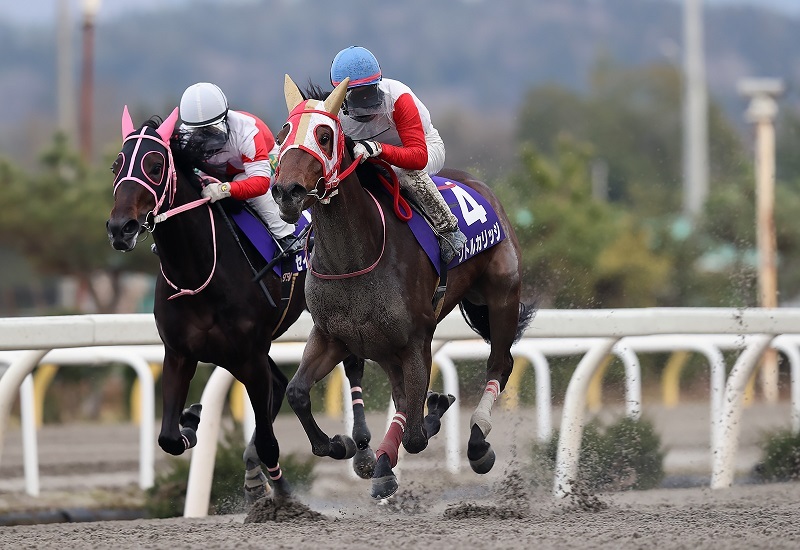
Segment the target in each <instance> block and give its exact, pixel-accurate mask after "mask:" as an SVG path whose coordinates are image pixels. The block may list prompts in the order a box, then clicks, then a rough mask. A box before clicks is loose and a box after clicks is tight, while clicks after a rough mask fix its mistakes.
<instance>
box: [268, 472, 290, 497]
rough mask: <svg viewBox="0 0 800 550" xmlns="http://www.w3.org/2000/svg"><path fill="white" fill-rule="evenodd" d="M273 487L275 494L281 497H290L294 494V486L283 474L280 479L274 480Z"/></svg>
mask: <svg viewBox="0 0 800 550" xmlns="http://www.w3.org/2000/svg"><path fill="white" fill-rule="evenodd" d="M272 489H273V491H275V496H276V497H279V498H282V497H288V496H291V494H292V486H291V485H290V484H289V482H288V481H286V478H285V477H283V476H281V477H280V479H273V480H272Z"/></svg>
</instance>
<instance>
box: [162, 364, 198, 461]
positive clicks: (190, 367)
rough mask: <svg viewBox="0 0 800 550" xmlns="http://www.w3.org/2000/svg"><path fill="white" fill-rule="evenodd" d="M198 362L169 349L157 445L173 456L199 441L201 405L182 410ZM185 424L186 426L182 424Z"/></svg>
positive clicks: (163, 376)
mask: <svg viewBox="0 0 800 550" xmlns="http://www.w3.org/2000/svg"><path fill="white" fill-rule="evenodd" d="M196 370H197V361H196V360H192V359H189V358H188V357H184V356H182V355H178V354H176V353H175V352H173V351H170V350H169V348H167V350H166V353H165V354H164V373H163V375H162V378H161V388H162V391H161V393H162V402H163V409H164V410H163V414H162V417H161V432H160V433H159V434H158V445H159V446H160V447H161V448H162V449H163V450H164V451H165V452H167V453H169V454H171V455H180V454H183V452H184V451H185V450H186V449H190V448H191V447H194V446H195V444H196V443H197V427H198V424H199V422H200V405H199V404H197V405H192V406H191V407H189V408H188V409H186V410H183V411H182V410H181V409H182V408H183V406H184V404H185V403H186V396H187V395H188V393H189V382H191V380H192V377H193V376H194V373H195V371H196ZM181 425H183V427H181Z"/></svg>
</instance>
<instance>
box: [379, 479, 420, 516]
mask: <svg viewBox="0 0 800 550" xmlns="http://www.w3.org/2000/svg"><path fill="white" fill-rule="evenodd" d="M413 486H414V483H413V482H411V483H409V484H408V488H407V489H401V490H400V491H398V492H397V493H395V495H394V496H392V497H391V498H388V499H384V500H382V501H381V502H380V504H379V507H380V509H381V510H383V511H385V512H390V513H396V514H409V515H411V514H421V513H422V512H424V511H425V506H424V505H423V502H422V498H421V497H420V496H419V495H418V494H417V492H415V491H414V490H413Z"/></svg>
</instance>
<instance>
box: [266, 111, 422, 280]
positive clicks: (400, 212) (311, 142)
mask: <svg viewBox="0 0 800 550" xmlns="http://www.w3.org/2000/svg"><path fill="white" fill-rule="evenodd" d="M304 117H305V118H304ZM324 119H328V120H330V121H332V122H333V123H334V143H333V150H332V154H331V155H330V156H328V154H327V153H326V152H325V151H324V150H323V149H322V147H321V146H320V144H319V143H318V142H317V140H316V136H315V132H316V128H317V127H318V126H320V125H322V124H324V122H323V120H324ZM287 124H288V125H289V133H288V134H287V136H286V138H285V139H284V141H283V145H282V146H281V150H280V153H279V155H278V167H277V169H276V170H275V177H276V178H277V177H278V174H279V173H280V168H281V165H280V160H281V158H282V157H283V155H284V154H285V153H286V152H287V151H289V150H291V149H299V150H301V151H303V152H305V153H308V154H309V155H311V156H312V157H314V158H315V159H317V161H319V163H320V164H321V165H322V174H323V175H322V176H321V177H320V178H319V179H318V180H317V183H316V185H315V186H314V189H313V190H311V191H308V192H307V193H306V196H308V197H314V198H315V199H317V201H318V202H320V203H321V204H329V203H330V201H331V198H333V197H334V196H336V195H337V194H338V193H339V190H338V186H339V183H341V182H342V181H343V180H345V179H347V178H348V177H349V176H350V175H351V174H353V173H354V172H355V170H356V168H357V167H358V165H359V164H360V163H361V161H362V157H361V156H359V157H358V158H355V159H353V162H352V163H351V164H350V166H348V167H347V168H345V169H344V171H342V172H341V173H340V172H339V170H340V169H341V165H342V160H343V159H344V153H345V137H344V130H343V129H342V123H341V121H340V120H339V117H338V116H336V115H335V114H333V113H330V112H328V111H325V110H322V109H315V108H313V107H312V106H311V100H307V101H306V102H303V103H299V104H298V105H296V106H295V108H294V109H293V110H292V111H291V113H289V119H288V120H287ZM300 128H304V130H305V134H303V135H301V134H300V133H299V129H300ZM370 161H371V162H375V163H378V164H381V165H383V166H384V168H386V169H387V172H388V173H389V174H391V177H392V178H393V182H391V183H390V182H389V181H387V179H386V178H384V177H383V176H381V175H379V179H380V181H381V183H383V185H384V186H385V187H386V188H387V189H388V190H389V192H390V193H391V195H392V198H393V206H394V212H395V214H396V215H397V217H398V218H400V219H401V220H403V221H408V220H409V219H411V215H412V212H411V207H410V206H409V204H408V202H407V201H406V200H405V199H404V198H403V197H402V196H401V195H400V184H399V182H398V180H397V175H396V174H395V173H394V170H392V168H391V166H390V165H389V164H388V163H387V162H385V161H381V160H378V159H370ZM320 184H324V186H323V188H322V192H321V193H320ZM365 191H367V193H369V196H370V197H372V200H373V201H375V205H376V206H377V208H378V212H380V216H381V225H382V227H383V243H382V244H381V252H380V254H379V255H378V259H377V260H375V262H374V263H373V264H372V265H370V266H369V267H366V268H364V269H360V270H358V271H354V272H352V273H343V274H324V273H319V272H318V271H316V270H314V267H313V265H312V263H311V258H309V261H308V270H309V271H310V272H311V274H312V275H314V276H315V277H317V278H319V279H326V280H336V279H347V278H350V277H357V276H359V275H364V274H365V273H369V272H370V271H372V270H373V269H375V267H377V265H378V263H380V261H381V259H382V258H383V253H384V252H385V250H386V218H385V216H384V213H383V208H382V207H381V205H380V203H379V202H378V199H376V198H375V196H374V195H373V194H372V193H371V192H370V191H369V190H368V189H365Z"/></svg>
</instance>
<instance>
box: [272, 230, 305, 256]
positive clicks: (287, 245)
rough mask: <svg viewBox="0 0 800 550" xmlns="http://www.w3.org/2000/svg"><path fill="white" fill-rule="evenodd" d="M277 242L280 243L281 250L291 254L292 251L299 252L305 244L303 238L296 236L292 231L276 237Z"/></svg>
mask: <svg viewBox="0 0 800 550" xmlns="http://www.w3.org/2000/svg"><path fill="white" fill-rule="evenodd" d="M275 242H276V243H278V246H279V247H280V249H281V252H286V253H288V254H291V253H292V252H297V251H298V250H300V248H302V246H303V239H298V238H296V237H295V236H294V234H292V233H289V234H288V235H286V236H285V237H281V238H277V237H276V238H275Z"/></svg>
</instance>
